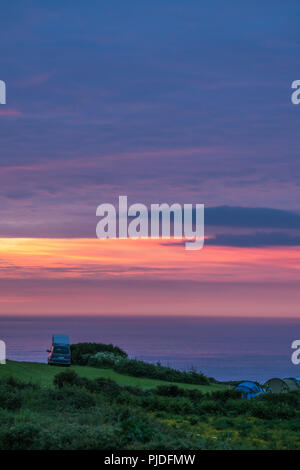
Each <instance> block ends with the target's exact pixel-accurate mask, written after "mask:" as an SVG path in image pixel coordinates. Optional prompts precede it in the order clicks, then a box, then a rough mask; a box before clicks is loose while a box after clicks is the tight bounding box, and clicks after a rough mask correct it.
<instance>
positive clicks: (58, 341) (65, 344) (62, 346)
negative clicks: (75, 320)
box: [47, 335, 71, 366]
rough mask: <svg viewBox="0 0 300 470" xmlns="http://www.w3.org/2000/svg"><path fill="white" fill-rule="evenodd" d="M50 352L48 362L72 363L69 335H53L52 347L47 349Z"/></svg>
mask: <svg viewBox="0 0 300 470" xmlns="http://www.w3.org/2000/svg"><path fill="white" fill-rule="evenodd" d="M47 352H48V353H49V356H48V364H49V365H50V366H52V365H56V366H70V365H71V350H70V342H69V336H67V335H52V346H51V349H47Z"/></svg>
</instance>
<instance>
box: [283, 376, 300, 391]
mask: <svg viewBox="0 0 300 470" xmlns="http://www.w3.org/2000/svg"><path fill="white" fill-rule="evenodd" d="M283 380H284V382H285V383H286V384H287V386H288V387H289V390H290V391H292V390H300V381H297V379H294V378H293V377H288V378H286V379H283Z"/></svg>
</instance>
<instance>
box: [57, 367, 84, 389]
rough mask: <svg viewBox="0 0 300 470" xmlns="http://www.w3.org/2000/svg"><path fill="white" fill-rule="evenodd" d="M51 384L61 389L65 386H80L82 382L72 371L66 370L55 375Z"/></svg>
mask: <svg viewBox="0 0 300 470" xmlns="http://www.w3.org/2000/svg"><path fill="white" fill-rule="evenodd" d="M53 383H54V385H55V386H56V387H58V388H62V387H64V386H65V385H80V384H81V383H82V381H81V380H80V378H79V376H78V374H76V372H75V371H74V370H66V371H63V372H59V373H58V374H56V375H55V377H54V379H53Z"/></svg>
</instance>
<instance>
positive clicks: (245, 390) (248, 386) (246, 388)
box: [235, 380, 265, 400]
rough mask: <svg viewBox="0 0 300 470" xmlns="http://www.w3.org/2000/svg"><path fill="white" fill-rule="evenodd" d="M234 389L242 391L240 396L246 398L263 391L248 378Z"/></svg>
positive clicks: (260, 393)
mask: <svg viewBox="0 0 300 470" xmlns="http://www.w3.org/2000/svg"><path fill="white" fill-rule="evenodd" d="M235 390H240V391H241V392H242V398H247V399H248V400H250V399H251V398H255V397H257V396H259V395H262V394H263V393H265V392H264V390H263V389H262V388H261V386H260V385H258V384H256V383H255V382H252V381H250V380H248V381H245V382H241V383H240V384H238V385H237V386H236V387H235Z"/></svg>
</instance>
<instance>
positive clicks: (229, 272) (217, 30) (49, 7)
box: [0, 0, 300, 317]
mask: <svg viewBox="0 0 300 470" xmlns="http://www.w3.org/2000/svg"><path fill="white" fill-rule="evenodd" d="M270 5H271V3H268V2H255V1H254V2H247V4H246V3H245V2H238V1H228V2H224V1H220V2H218V1H213V2H210V3H209V4H204V3H203V4H202V2H199V1H198V0H197V1H196V0H187V1H184V2H183V1H179V0H172V1H167V0H166V1H162V0H153V1H148V2H144V1H137V0H131V1H129V2H125V1H124V0H112V1H110V2H94V1H90V2H80V1H74V0H73V1H71V0H70V1H68V0H65V1H64V2H60V1H58V0H53V1H51V2H40V1H30V2H23V1H21V0H17V1H15V2H13V3H12V2H8V1H3V2H1V7H0V8H1V18H2V24H1V31H0V39H1V40H0V49H1V66H0V80H4V81H5V82H6V86H7V104H6V105H0V165H1V169H0V238H1V243H0V315H7V314H16V315H29V314H36V315H46V314H55V315H60V314H70V315H71V314H76V315H77V314H82V315H83V314H93V315H94V314H95V315H96V314H99V315H104V314H116V315H120V314H124V315H125V314H126V315H128V314H134V315H148V314H153V315H165V314H167V315H171V314H173V315H222V316H224V315H233V316H282V317H283V316H293V317H296V316H299V303H300V302H299V300H300V294H299V281H300V250H299V246H300V205H299V200H300V197H299V196H300V190H299V182H300V164H299V135H300V105H299V106H296V105H293V104H292V103H291V83H292V81H293V80H296V79H300V55H299V47H300V35H299V17H300V5H299V3H298V2H296V1H291V2H288V5H289V8H286V6H285V4H284V3H283V2H279V1H274V2H272V5H271V6H270ZM16 6H17V8H16ZM270 11H272V15H270ZM119 195H127V196H128V202H129V204H133V203H135V202H139V203H144V204H146V205H147V206H150V204H151V203H163V202H166V203H169V204H171V203H174V202H176V203H180V204H184V203H193V204H196V203H203V204H205V236H206V240H205V244H204V248H203V250H200V251H190V252H189V251H186V250H185V249H184V246H183V245H182V243H179V242H178V241H174V240H169V241H168V240H137V241H133V240H98V239H97V238H96V232H95V230H96V224H97V221H98V220H97V217H96V208H97V206H98V205H99V204H101V203H112V204H115V205H117V201H118V196H119Z"/></svg>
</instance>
